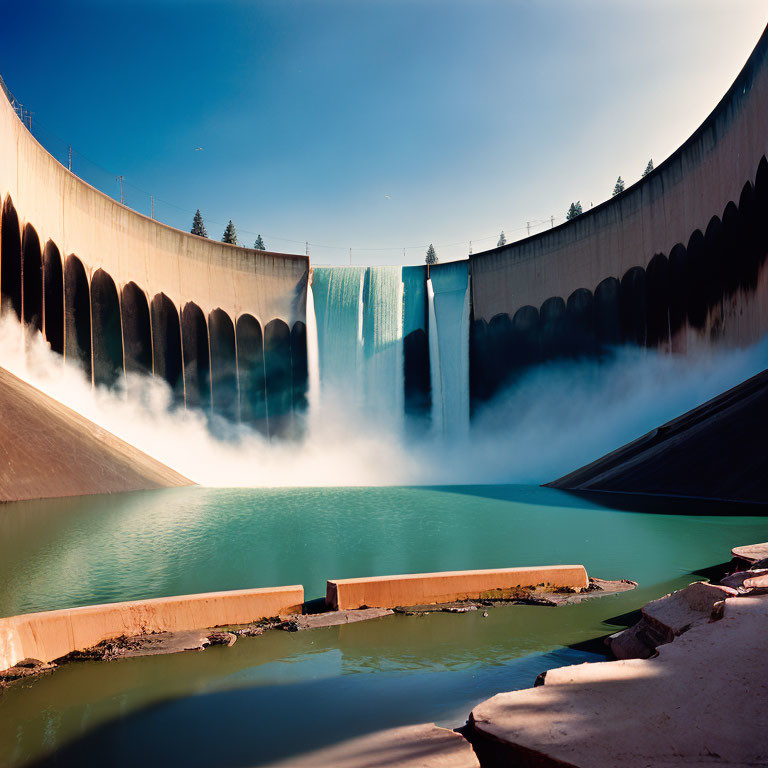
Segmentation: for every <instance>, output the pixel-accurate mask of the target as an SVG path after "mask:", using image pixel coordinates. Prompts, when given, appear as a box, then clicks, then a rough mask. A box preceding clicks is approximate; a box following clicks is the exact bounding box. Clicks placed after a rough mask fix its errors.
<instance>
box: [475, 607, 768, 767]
mask: <svg viewBox="0 0 768 768" xmlns="http://www.w3.org/2000/svg"><path fill="white" fill-rule="evenodd" d="M767 633H768V597H738V598H729V599H727V600H726V601H725V606H724V612H723V618H722V619H720V620H719V621H714V622H712V623H706V624H699V625H696V626H693V627H691V629H689V630H688V631H687V632H686V633H685V634H683V635H681V636H680V637H677V638H676V639H675V640H674V642H672V643H669V644H668V645H662V646H661V647H660V648H659V649H658V652H659V655H658V656H657V657H655V658H652V659H647V660H640V659H628V660H623V661H609V662H602V663H597V664H581V665H578V666H572V667H562V668H560V669H553V670H550V671H548V672H547V675H546V678H545V681H544V685H542V686H539V687H538V688H531V689H528V690H524V691H515V692H510V693H501V694H499V695H497V696H494V697H493V698H492V699H489V700H488V701H485V702H483V703H482V704H480V705H478V706H477V707H475V709H474V711H473V712H472V716H471V718H470V723H471V729H470V730H472V731H473V733H472V739H473V741H474V744H475V747H476V749H477V750H478V755H479V757H480V759H481V761H482V765H483V766H484V767H485V766H488V767H490V768H493V767H495V766H502V765H522V766H537V767H541V768H544V767H545V766H552V767H554V766H557V767H558V768H563V766H570V767H572V768H573V767H576V768H628V767H629V766H654V768H669V767H670V766H705V765H729V766H744V767H746V766H757V765H768V737H767V736H766V734H768V707H767V706H766V705H765V704H766V701H768V664H766V654H765V637H766V634H767Z"/></svg>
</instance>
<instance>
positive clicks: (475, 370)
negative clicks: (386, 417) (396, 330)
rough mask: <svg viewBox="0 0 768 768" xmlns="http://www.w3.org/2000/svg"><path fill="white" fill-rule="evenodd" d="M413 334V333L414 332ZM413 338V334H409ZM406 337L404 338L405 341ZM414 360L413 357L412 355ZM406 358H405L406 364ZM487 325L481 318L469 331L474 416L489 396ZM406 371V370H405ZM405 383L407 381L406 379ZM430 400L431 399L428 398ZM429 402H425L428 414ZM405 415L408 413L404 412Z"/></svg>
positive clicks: (425, 337) (425, 346)
mask: <svg viewBox="0 0 768 768" xmlns="http://www.w3.org/2000/svg"><path fill="white" fill-rule="evenodd" d="M414 333H415V332H414ZM421 333H422V334H423V335H424V338H423V340H422V342H421V343H422V345H423V347H424V349H425V350H426V353H427V361H429V356H428V355H429V341H428V339H427V335H426V333H424V331H421ZM410 335H411V336H413V334H410ZM407 338H408V337H406V340H407ZM414 358H415V355H414ZM407 360H408V358H406V362H407ZM487 360H488V323H486V322H485V320H483V318H482V317H480V318H477V319H475V320H473V321H472V325H471V326H470V329H469V407H470V413H471V414H473V415H474V413H475V411H476V410H477V408H478V407H480V405H482V403H484V402H485V401H486V400H488V399H489V398H490V396H491V383H490V381H489V380H488V374H487V371H488V363H487ZM406 371H407V368H406ZM426 373H427V378H426V384H427V392H428V393H429V392H430V389H429V384H430V381H429V368H427V371H426ZM406 382H407V379H406ZM430 400H431V397H430ZM405 402H406V408H407V404H408V389H407V388H406V393H405ZM428 407H429V402H427V409H425V412H427V413H428ZM406 413H408V411H407V410H406Z"/></svg>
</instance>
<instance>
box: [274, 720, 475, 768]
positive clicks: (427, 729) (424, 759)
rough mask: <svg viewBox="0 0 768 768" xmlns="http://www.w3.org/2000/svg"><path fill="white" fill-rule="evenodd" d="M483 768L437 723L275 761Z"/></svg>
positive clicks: (308, 767)
mask: <svg viewBox="0 0 768 768" xmlns="http://www.w3.org/2000/svg"><path fill="white" fill-rule="evenodd" d="M330 766H333V768H384V766H388V767H389V768H479V766H480V763H478V761H477V758H476V757H475V753H474V751H473V750H472V747H471V746H470V745H469V743H468V742H467V741H465V739H464V738H463V737H461V736H459V734H458V733H454V732H453V731H449V730H448V729H446V728H438V727H437V726H436V725H409V726H406V727H404V728H393V729H390V730H387V731H378V732H377V733H373V734H369V735H367V736H362V737H360V738H357V739H351V740H349V741H344V742H342V743H341V744H334V745H333V746H332V747H327V748H325V749H319V750H317V751H316V752H310V753H308V754H306V755H298V756H296V757H291V758H289V759H288V760H285V761H280V762H279V763H273V764H272V768H278V767H279V768H289V767H290V768H329V767H330Z"/></svg>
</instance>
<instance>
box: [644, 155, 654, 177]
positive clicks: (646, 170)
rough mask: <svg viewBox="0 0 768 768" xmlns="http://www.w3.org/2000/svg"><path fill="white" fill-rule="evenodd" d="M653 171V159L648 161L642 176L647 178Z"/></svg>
mask: <svg viewBox="0 0 768 768" xmlns="http://www.w3.org/2000/svg"><path fill="white" fill-rule="evenodd" d="M652 170H653V158H651V159H650V160H649V161H648V165H646V166H645V170H644V171H643V176H647V175H648V174H649V173H650V172H651V171H652Z"/></svg>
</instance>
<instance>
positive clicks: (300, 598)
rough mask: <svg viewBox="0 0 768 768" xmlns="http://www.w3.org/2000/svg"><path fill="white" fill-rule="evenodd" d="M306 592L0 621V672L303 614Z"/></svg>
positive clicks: (265, 592)
mask: <svg viewBox="0 0 768 768" xmlns="http://www.w3.org/2000/svg"><path fill="white" fill-rule="evenodd" d="M303 602H304V587H302V586H291V587H270V588H266V589H238V590H232V591H228V592H206V593H203V594H199V595H180V596H177V597H160V598H155V599H152V600H136V601H133V602H128V603H109V604H106V605H89V606H85V607H83V608H65V609H63V610H58V611H44V612H41V613H27V614H23V615H21V616H10V617H8V618H4V619H0V670H3V669H8V668H9V667H12V666H13V665H14V664H16V663H18V662H19V661H21V660H22V659H25V658H34V659H39V660H40V661H53V660H54V659H58V658H60V657H61V656H65V655H66V654H68V653H70V652H71V651H77V650H83V649H85V648H90V647H92V646H94V645H96V644H97V643H100V642H101V641H102V640H108V639H110V638H113V637H119V636H120V635H128V636H131V635H140V634H143V633H145V632H174V631H178V630H183V629H203V628H205V627H215V626H219V625H223V624H247V623H248V622H250V621H255V620H258V619H262V618H266V617H269V616H281V615H283V616H284V615H288V614H292V613H301V610H302V604H303Z"/></svg>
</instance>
